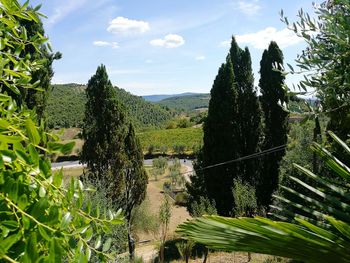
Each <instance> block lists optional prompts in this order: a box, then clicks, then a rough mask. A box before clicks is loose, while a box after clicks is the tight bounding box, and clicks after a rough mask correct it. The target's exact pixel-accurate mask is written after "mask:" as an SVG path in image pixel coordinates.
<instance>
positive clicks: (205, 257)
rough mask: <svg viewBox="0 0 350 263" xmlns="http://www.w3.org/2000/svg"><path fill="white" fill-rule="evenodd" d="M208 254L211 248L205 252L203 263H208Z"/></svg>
mask: <svg viewBox="0 0 350 263" xmlns="http://www.w3.org/2000/svg"><path fill="white" fill-rule="evenodd" d="M208 254H209V248H207V249H206V250H205V252H204V259H203V263H207V259H208Z"/></svg>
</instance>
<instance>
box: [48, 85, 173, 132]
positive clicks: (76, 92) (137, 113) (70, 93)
mask: <svg viewBox="0 0 350 263" xmlns="http://www.w3.org/2000/svg"><path fill="white" fill-rule="evenodd" d="M85 88H86V86H85V85H80V84H60V85H53V86H52V91H51V93H50V96H49V99H48V106H47V118H48V125H49V127H50V128H69V127H81V125H82V123H83V119H84V109H85V103H86V95H85ZM115 89H116V93H117V98H118V99H119V100H120V101H121V102H122V103H123V104H124V105H125V107H126V110H127V112H128V115H129V116H131V118H132V121H133V123H134V125H135V127H136V128H137V129H145V128H159V127H162V126H163V125H164V124H165V123H166V122H167V121H168V120H170V119H171V114H170V112H169V111H167V110H166V109H164V108H162V107H161V106H159V105H154V104H152V103H150V102H147V101H145V100H144V99H143V98H141V97H138V96H135V95H132V94H130V93H129V92H127V91H125V90H123V89H120V88H117V87H116V88H115Z"/></svg>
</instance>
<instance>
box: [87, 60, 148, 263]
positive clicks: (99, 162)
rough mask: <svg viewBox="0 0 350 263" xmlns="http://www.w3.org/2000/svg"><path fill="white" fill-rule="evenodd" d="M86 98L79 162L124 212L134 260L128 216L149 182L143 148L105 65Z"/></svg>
mask: <svg viewBox="0 0 350 263" xmlns="http://www.w3.org/2000/svg"><path fill="white" fill-rule="evenodd" d="M86 96H87V102H86V106H85V119H84V125H83V139H84V140H85V143H84V145H83V150H82V153H81V161H82V162H83V163H86V164H87V166H88V168H89V171H90V176H91V177H93V178H95V179H97V180H99V181H100V182H102V184H103V185H104V187H105V188H106V189H103V190H107V193H106V194H107V195H108V196H109V197H110V198H111V199H112V200H113V201H114V204H115V205H117V206H121V207H122V208H123V209H124V211H125V216H126V220H127V228H128V244H129V253H130V258H131V259H133V257H134V250H135V245H134V240H133V238H132V234H131V214H132V210H133V209H134V207H135V206H137V205H139V204H141V202H142V201H143V200H144V198H145V196H146V186H147V181H148V178H147V174H146V171H145V170H144V167H143V155H142V148H141V145H140V142H139V141H138V139H137V138H136V136H135V131H134V128H133V125H132V124H131V122H130V120H129V119H128V118H127V116H126V111H125V107H124V106H123V105H122V104H121V103H120V102H119V100H118V99H117V97H116V91H115V89H114V87H113V86H112V83H111V82H110V80H109V79H108V75H107V72H106V68H105V66H104V65H101V66H99V67H98V68H97V71H96V74H95V75H94V76H92V77H91V79H90V80H89V82H88V85H87V88H86Z"/></svg>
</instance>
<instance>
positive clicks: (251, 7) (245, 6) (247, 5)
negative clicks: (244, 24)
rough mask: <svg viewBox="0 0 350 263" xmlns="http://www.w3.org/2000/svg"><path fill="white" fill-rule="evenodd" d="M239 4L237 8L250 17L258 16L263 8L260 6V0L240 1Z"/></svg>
mask: <svg viewBox="0 0 350 263" xmlns="http://www.w3.org/2000/svg"><path fill="white" fill-rule="evenodd" d="M237 4H238V7H237V8H238V9H239V10H240V11H241V12H242V13H243V14H245V15H248V16H254V15H256V14H257V13H258V12H259V11H260V9H261V6H260V5H259V0H253V1H239V2H238V3H237Z"/></svg>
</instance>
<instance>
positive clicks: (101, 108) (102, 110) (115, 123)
mask: <svg viewBox="0 0 350 263" xmlns="http://www.w3.org/2000/svg"><path fill="white" fill-rule="evenodd" d="M86 97H87V102H86V106H85V118H84V124H83V130H82V137H83V139H84V141H85V143H84V145H83V148H82V152H81V161H82V163H86V164H87V167H88V169H89V171H90V177H94V178H95V179H98V180H103V181H104V182H105V183H106V185H108V186H109V188H110V189H109V190H108V192H109V193H108V194H109V195H110V196H119V194H120V191H121V189H120V187H122V185H121V184H120V183H119V182H118V181H117V180H115V177H116V176H118V175H120V174H121V173H122V169H123V166H124V162H125V158H126V157H125V153H124V149H125V142H124V139H125V134H126V133H127V129H128V126H127V124H126V121H127V120H126V116H125V109H124V107H123V105H121V104H120V102H119V101H118V100H117V98H116V93H115V90H114V88H113V86H112V83H111V82H110V80H109V79H108V75H107V72H106V68H105V66H104V65H101V66H99V67H98V68H97V70H96V73H95V75H93V76H92V77H91V79H90V80H89V82H88V85H87V88H86Z"/></svg>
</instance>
